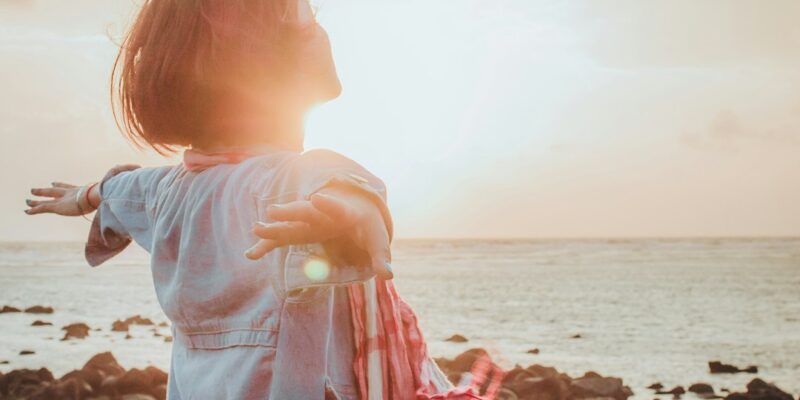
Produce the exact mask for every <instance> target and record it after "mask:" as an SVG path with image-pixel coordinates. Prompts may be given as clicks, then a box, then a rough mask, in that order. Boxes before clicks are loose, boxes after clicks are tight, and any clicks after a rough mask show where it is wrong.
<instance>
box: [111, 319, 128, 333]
mask: <svg viewBox="0 0 800 400" xmlns="http://www.w3.org/2000/svg"><path fill="white" fill-rule="evenodd" d="M111 331H112V332H127V331H128V324H127V323H126V322H125V321H120V320H116V321H114V322H113V323H112V324H111Z"/></svg>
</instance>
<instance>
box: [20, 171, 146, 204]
mask: <svg viewBox="0 0 800 400" xmlns="http://www.w3.org/2000/svg"><path fill="white" fill-rule="evenodd" d="M138 168H141V166H139V165H137V164H122V165H117V166H115V167H114V168H111V169H110V170H108V172H107V173H106V178H107V177H111V176H114V175H117V174H119V173H121V172H126V171H133V170H135V169H138ZM106 178H103V179H106ZM85 190H87V188H86V187H84V186H75V185H71V184H69V183H62V182H53V184H52V186H51V187H49V188H34V189H31V194H32V195H34V196H40V197H49V198H50V200H40V199H37V200H32V199H27V200H25V204H27V205H28V207H30V208H29V209H27V210H25V214H28V215H36V214H58V215H63V216H67V217H77V216H81V215H85V214H89V213H90V212H92V211H94V210H95V209H96V208H97V205H98V204H100V201H101V200H102V199H101V198H100V185H93V186H92V187H91V190H90V192H89V193H86V192H85Z"/></svg>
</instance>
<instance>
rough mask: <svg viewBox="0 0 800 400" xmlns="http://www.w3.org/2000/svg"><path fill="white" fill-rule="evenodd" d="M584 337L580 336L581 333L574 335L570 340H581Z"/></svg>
mask: <svg viewBox="0 0 800 400" xmlns="http://www.w3.org/2000/svg"><path fill="white" fill-rule="evenodd" d="M582 337H583V336H581V334H580V333H576V334H574V335H572V336H570V337H569V338H570V339H580V338H582Z"/></svg>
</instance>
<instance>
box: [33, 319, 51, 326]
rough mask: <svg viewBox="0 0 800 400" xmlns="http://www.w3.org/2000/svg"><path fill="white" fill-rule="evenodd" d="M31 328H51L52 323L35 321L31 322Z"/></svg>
mask: <svg viewBox="0 0 800 400" xmlns="http://www.w3.org/2000/svg"><path fill="white" fill-rule="evenodd" d="M31 326H53V323H52V322H47V321H41V320H38V319H37V320H36V321H33V323H32V324H31Z"/></svg>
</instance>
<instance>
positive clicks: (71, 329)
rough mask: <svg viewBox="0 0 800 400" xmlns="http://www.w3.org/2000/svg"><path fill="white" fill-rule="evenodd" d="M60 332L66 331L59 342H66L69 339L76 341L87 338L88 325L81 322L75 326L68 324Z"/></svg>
mask: <svg viewBox="0 0 800 400" xmlns="http://www.w3.org/2000/svg"><path fill="white" fill-rule="evenodd" d="M61 330H63V331H66V332H65V333H64V337H63V338H61V340H67V339H70V338H76V339H83V338H85V337H87V336H89V325H86V324H84V323H83V322H79V323H77V324H69V325H67V326H65V327H63V328H61Z"/></svg>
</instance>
